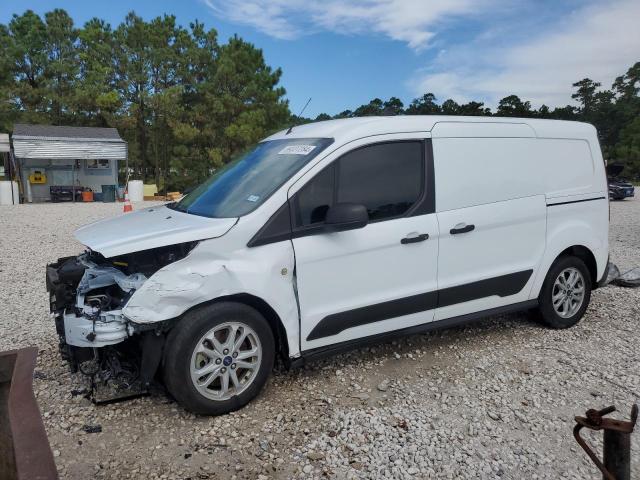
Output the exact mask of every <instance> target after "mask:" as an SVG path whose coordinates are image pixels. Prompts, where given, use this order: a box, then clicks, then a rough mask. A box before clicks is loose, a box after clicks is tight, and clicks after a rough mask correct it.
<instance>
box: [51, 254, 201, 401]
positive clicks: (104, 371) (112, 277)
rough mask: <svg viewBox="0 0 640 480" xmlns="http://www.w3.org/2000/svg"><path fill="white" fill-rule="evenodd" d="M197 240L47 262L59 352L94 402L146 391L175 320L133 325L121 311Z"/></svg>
mask: <svg viewBox="0 0 640 480" xmlns="http://www.w3.org/2000/svg"><path fill="white" fill-rule="evenodd" d="M196 244H197V242H188V243H181V244H177V245H170V246H163V247H159V248H154V249H150V250H143V251H139V252H134V253H128V254H126V255H121V256H116V257H112V258H105V257H104V256H102V255H101V254H100V253H97V252H94V251H91V250H87V251H85V252H84V253H82V254H80V255H78V256H75V257H64V258H59V259H58V261H57V262H55V263H52V264H49V265H47V291H48V292H49V298H50V311H51V316H52V317H53V319H54V321H55V324H56V331H57V333H58V336H59V339H60V352H61V355H62V357H63V359H65V360H66V361H68V362H69V366H70V368H71V371H72V372H77V371H80V372H81V373H82V374H84V375H86V376H87V377H88V378H89V379H90V387H91V388H90V396H91V398H92V400H94V401H95V402H96V403H102V402H106V401H113V400H117V399H124V398H129V397H131V396H136V395H140V394H144V393H146V392H147V391H148V388H149V385H150V383H151V381H152V379H153V376H154V375H155V372H156V370H157V368H158V365H159V363H160V359H161V355H162V348H163V345H164V340H165V336H166V333H167V331H168V330H169V329H170V328H171V327H172V324H173V322H171V321H167V322H159V323H154V324H152V325H148V324H147V325H142V324H137V323H135V322H132V321H131V320H129V319H128V318H127V317H126V316H125V315H124V314H123V308H124V307H125V305H126V304H127V302H128V301H129V299H130V298H131V297H132V296H133V294H134V293H135V292H136V291H137V290H138V289H139V288H140V287H141V286H142V285H143V284H144V283H145V282H146V281H147V280H148V279H149V278H150V277H151V276H152V275H153V274H154V273H155V272H156V271H158V270H159V269H161V268H162V267H164V266H166V265H169V264H171V263H173V262H176V261H178V260H180V259H182V258H184V257H185V256H187V254H188V253H189V252H190V251H191V250H192V249H193V248H194V247H195V245H196Z"/></svg>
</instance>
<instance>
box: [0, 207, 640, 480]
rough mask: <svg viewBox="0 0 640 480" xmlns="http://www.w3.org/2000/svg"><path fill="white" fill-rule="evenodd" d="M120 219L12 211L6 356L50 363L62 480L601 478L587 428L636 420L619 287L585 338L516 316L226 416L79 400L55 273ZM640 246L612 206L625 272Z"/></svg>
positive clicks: (3, 220)
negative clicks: (577, 419) (591, 417)
mask: <svg viewBox="0 0 640 480" xmlns="http://www.w3.org/2000/svg"><path fill="white" fill-rule="evenodd" d="M120 208H121V207H120V205H116V204H100V203H97V204H77V205H72V204H48V205H22V206H18V207H0V232H1V238H2V247H1V249H0V285H1V286H2V295H1V296H0V318H2V320H1V321H0V350H3V349H11V348H16V347H21V346H27V345H37V346H38V348H39V349H40V354H39V360H38V366H37V369H36V372H35V378H34V390H35V393H36V396H37V399H38V402H39V404H40V408H41V410H42V414H43V417H44V421H45V425H46V429H47V433H48V435H49V439H50V442H51V447H52V449H53V451H54V455H55V457H56V464H57V466H58V470H59V473H60V476H61V478H71V479H76V478H78V479H80V478H82V479H85V478H114V479H115V478H117V479H120V478H163V479H164V478H171V479H173V478H175V479H186V478H192V479H207V478H211V479H234V478H237V479H242V478H251V479H254V478H262V479H266V478H317V477H323V476H325V477H329V478H337V479H343V478H429V477H437V478H514V479H515V478H532V479H535V478H559V477H562V478H574V479H578V478H579V479H584V478H600V477H599V475H598V472H597V470H596V468H595V467H594V466H593V465H592V464H591V463H590V461H589V460H588V459H587V457H586V455H585V454H584V453H583V452H582V450H580V449H579V447H578V446H577V444H576V443H575V441H574V440H573V438H572V433H571V432H572V428H573V424H574V423H573V416H574V415H576V414H583V413H584V410H586V408H591V407H598V408H601V407H603V406H605V405H609V404H615V405H617V406H618V407H619V408H621V409H622V411H621V412H620V414H621V415H622V416H628V414H629V409H630V407H631V405H632V403H633V402H634V401H636V399H637V397H639V396H640V395H639V394H638V392H640V373H639V372H638V369H637V365H638V360H639V359H640V338H639V337H638V334H637V324H636V322H637V319H638V313H639V311H640V301H639V300H640V289H638V290H631V289H622V288H618V287H607V288H603V289H601V290H598V291H596V292H594V295H593V297H592V302H591V306H590V308H589V310H588V311H587V314H586V316H585V318H584V320H583V321H582V322H581V323H580V324H579V325H578V326H576V327H575V328H572V329H570V330H566V331H552V330H547V329H544V328H542V327H540V326H538V325H537V324H536V323H533V322H532V321H531V320H530V319H529V318H528V317H527V316H526V315H508V316H499V317H492V318H489V319H486V320H483V321H480V322H478V323H476V324H474V326H473V327H465V328H458V329H453V330H448V331H442V332H434V333H429V334H426V335H417V336H412V337H409V338H405V339H402V340H399V341H397V342H391V343H387V344H383V345H379V346H376V347H373V348H366V349H361V350H357V351H355V352H352V353H349V354H344V355H341V356H338V357H335V358H332V359H330V360H327V361H324V362H318V363H315V364H313V365H311V366H308V367H306V368H304V369H301V370H296V371H278V372H276V373H275V374H274V375H273V377H272V378H271V380H270V381H269V383H268V384H267V386H266V388H265V390H264V392H263V393H262V394H261V395H260V397H259V398H258V399H257V400H256V401H254V402H252V403H251V404H250V405H249V406H248V407H246V408H244V409H243V410H241V411H239V412H235V413H233V414H230V415H226V416H222V417H216V418H205V417H196V416H193V415H191V414H189V413H186V412H185V411H183V410H182V409H181V408H180V407H179V406H177V405H176V404H175V403H174V402H173V401H172V400H170V399H169V398H168V397H167V396H165V395H164V394H163V393H162V392H158V393H156V394H154V395H152V396H150V397H145V398H139V399H135V400H130V401H126V402H122V403H117V404H112V405H105V406H100V407H96V406H94V405H92V404H91V403H89V402H88V401H87V400H86V399H84V398H83V397H82V395H76V396H73V395H72V393H71V391H72V390H73V389H80V388H82V387H83V386H84V381H83V379H82V377H80V376H77V375H71V374H70V373H69V372H68V369H67V366H66V365H65V364H64V363H63V362H62V361H61V360H60V358H59V356H58V352H57V346H56V343H57V339H56V335H55V331H54V326H53V323H52V322H51V321H50V320H49V317H48V305H47V302H48V300H47V294H46V292H45V286H44V267H45V265H46V263H48V262H50V261H52V260H55V259H56V258H57V257H59V256H63V255H70V254H74V253H77V252H78V251H79V250H80V248H81V247H80V245H79V244H78V243H76V242H75V240H73V237H72V232H73V231H74V229H75V228H76V227H78V226H80V225H82V224H85V223H87V222H89V221H93V220H96V219H98V218H102V217H108V216H112V215H115V214H117V213H119V211H120ZM639 233H640V201H637V200H626V201H623V202H616V203H613V204H612V206H611V257H612V260H613V261H614V262H615V263H617V264H618V265H619V267H620V269H621V271H624V270H626V269H627V268H631V267H633V266H637V265H639V264H640V250H639V246H640V237H639ZM85 425H101V426H102V432H101V433H92V434H89V433H85V432H84V431H83V426H85ZM634 436H635V437H636V438H635V439H634V443H633V453H632V456H633V468H634V469H635V472H636V475H637V474H638V472H640V452H639V451H638V450H639V443H640V442H638V439H637V434H634ZM591 438H592V439H593V442H594V445H595V448H597V449H598V451H600V449H601V445H600V443H599V439H600V438H601V434H597V435H592V437H591Z"/></svg>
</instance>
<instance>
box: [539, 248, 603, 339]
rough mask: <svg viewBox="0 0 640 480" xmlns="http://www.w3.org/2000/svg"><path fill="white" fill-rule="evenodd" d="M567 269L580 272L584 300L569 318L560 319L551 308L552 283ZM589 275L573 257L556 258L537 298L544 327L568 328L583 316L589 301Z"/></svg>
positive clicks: (585, 268) (586, 269) (578, 259)
mask: <svg viewBox="0 0 640 480" xmlns="http://www.w3.org/2000/svg"><path fill="white" fill-rule="evenodd" d="M567 268H575V269H576V270H578V271H579V272H580V274H581V275H582V278H583V281H584V298H583V300H582V304H581V305H580V308H579V309H578V310H577V311H576V312H575V313H574V314H573V315H571V316H570V317H562V316H561V315H559V314H558V312H556V310H555V308H554V307H553V301H552V295H553V290H554V283H555V281H556V279H557V278H558V276H559V275H560V273H561V272H562V271H564V270H566V269H567ZM591 285H592V283H591V274H590V273H589V269H588V268H587V266H586V265H585V264H584V262H583V261H582V260H581V259H580V258H578V257H574V256H563V257H560V258H558V259H557V260H556V261H555V262H554V264H553V265H551V268H550V269H549V272H547V276H546V277H545V279H544V283H543V284H542V289H541V290H540V295H539V296H538V305H539V306H538V311H539V314H540V320H541V321H542V323H544V324H545V325H546V326H548V327H551V328H558V329H560V328H569V327H573V326H574V325H576V324H577V323H578V322H579V321H580V320H581V319H582V316H583V315H584V312H585V311H586V310H587V307H588V306H589V301H590V300H591Z"/></svg>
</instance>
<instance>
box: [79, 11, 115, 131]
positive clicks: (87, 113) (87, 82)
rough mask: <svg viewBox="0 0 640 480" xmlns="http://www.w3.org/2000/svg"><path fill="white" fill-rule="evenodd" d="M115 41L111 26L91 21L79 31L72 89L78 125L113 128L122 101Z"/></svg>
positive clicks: (94, 20)
mask: <svg viewBox="0 0 640 480" xmlns="http://www.w3.org/2000/svg"><path fill="white" fill-rule="evenodd" d="M114 50H115V39H114V34H113V30H112V29H111V25H109V24H108V23H106V22H104V21H103V20H100V19H98V18H93V19H91V20H89V21H88V22H87V23H85V25H84V28H82V29H81V30H80V32H79V45H78V57H79V61H80V63H79V69H80V73H79V75H80V80H79V82H78V85H77V88H76V109H77V112H76V113H77V115H78V116H79V123H81V124H83V125H93V126H100V127H106V126H115V125H116V124H117V121H116V117H117V115H118V113H120V112H121V109H122V108H123V101H122V98H121V96H120V95H119V92H118V90H117V85H116V80H117V77H116V71H117V69H116V56H115V54H114Z"/></svg>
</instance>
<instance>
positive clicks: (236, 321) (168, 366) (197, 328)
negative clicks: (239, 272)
mask: <svg viewBox="0 0 640 480" xmlns="http://www.w3.org/2000/svg"><path fill="white" fill-rule="evenodd" d="M274 357H275V348H274V339H273V333H272V332H271V328H270V327H269V324H268V323H267V321H266V320H265V319H264V317H263V316H262V315H260V313H259V312H257V311H256V310H255V309H253V308H251V307H249V306H247V305H244V304H238V303H231V302H228V303H227V302H221V303H215V304H212V305H208V306H205V307H202V308H200V309H197V310H194V311H192V312H189V313H187V314H186V315H185V316H184V318H183V319H182V320H181V321H180V323H178V325H176V326H175V327H174V328H173V330H172V331H171V333H170V334H169V338H167V348H166V350H165V356H164V359H165V360H164V381H165V385H166V386H167V389H168V390H169V392H170V393H171V394H172V395H173V396H174V397H175V399H176V400H177V401H178V402H179V403H180V404H181V405H182V406H183V407H184V408H186V409H187V410H189V411H191V412H193V413H198V414H203V415H219V414H223V413H227V412H231V411H233V410H237V409H238V408H241V407H243V406H244V405H246V404H247V403H248V402H249V401H251V400H252V399H253V398H254V397H255V396H256V395H257V394H258V393H259V392H260V390H261V389H262V387H263V386H264V384H265V382H266V380H267V378H268V376H269V373H270V372H271V370H272V368H273V361H274Z"/></svg>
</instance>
